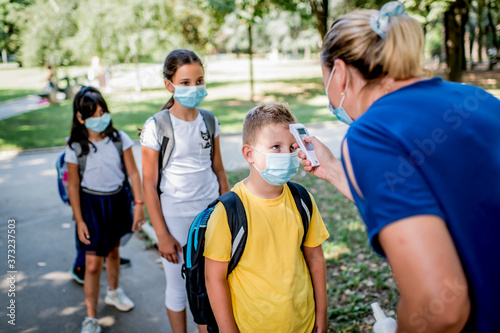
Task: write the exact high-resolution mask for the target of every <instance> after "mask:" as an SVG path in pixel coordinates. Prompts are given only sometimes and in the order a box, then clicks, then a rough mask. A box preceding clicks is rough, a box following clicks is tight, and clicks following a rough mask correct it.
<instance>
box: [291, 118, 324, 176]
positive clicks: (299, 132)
mask: <svg viewBox="0 0 500 333" xmlns="http://www.w3.org/2000/svg"><path fill="white" fill-rule="evenodd" d="M289 127H290V133H292V135H293V136H294V137H295V140H297V143H298V144H299V147H300V149H301V150H302V151H303V152H304V153H306V156H307V159H308V160H309V161H311V166H313V167H314V166H318V165H319V161H318V158H317V157H316V150H315V149H314V146H313V145H312V144H310V143H309V142H305V141H304V135H307V136H310V135H309V132H308V131H307V128H306V127H305V126H304V125H302V124H290V125H289Z"/></svg>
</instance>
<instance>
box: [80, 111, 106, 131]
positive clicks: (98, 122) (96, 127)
mask: <svg viewBox="0 0 500 333" xmlns="http://www.w3.org/2000/svg"><path fill="white" fill-rule="evenodd" d="M110 121H111V115H110V114H109V113H108V112H105V113H104V114H103V115H102V116H100V117H90V118H87V119H85V127H87V129H89V130H91V131H93V132H96V133H101V132H104V130H105V129H106V128H108V126H109V122H110Z"/></svg>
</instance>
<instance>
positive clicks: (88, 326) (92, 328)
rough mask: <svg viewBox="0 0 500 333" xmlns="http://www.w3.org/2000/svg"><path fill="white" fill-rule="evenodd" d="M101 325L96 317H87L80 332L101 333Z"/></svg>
mask: <svg viewBox="0 0 500 333" xmlns="http://www.w3.org/2000/svg"><path fill="white" fill-rule="evenodd" d="M100 332H101V326H100V325H99V324H98V323H97V319H96V318H89V317H85V320H84V321H83V323H82V330H81V331H80V333H100Z"/></svg>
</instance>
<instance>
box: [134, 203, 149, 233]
mask: <svg viewBox="0 0 500 333" xmlns="http://www.w3.org/2000/svg"><path fill="white" fill-rule="evenodd" d="M144 223H146V215H145V214H144V205H143V204H136V205H135V206H134V223H133V224H132V231H136V230H139V231H140V230H142V225H143V224H144Z"/></svg>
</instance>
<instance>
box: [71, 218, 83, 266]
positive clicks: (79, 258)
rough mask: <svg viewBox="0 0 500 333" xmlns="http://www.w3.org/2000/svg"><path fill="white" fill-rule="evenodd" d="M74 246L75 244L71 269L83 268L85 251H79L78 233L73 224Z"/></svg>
mask: <svg viewBox="0 0 500 333" xmlns="http://www.w3.org/2000/svg"><path fill="white" fill-rule="evenodd" d="M75 244H76V259H75V263H74V264H73V267H79V266H85V251H84V250H83V249H81V247H80V242H79V241H78V232H77V231H76V223H75Z"/></svg>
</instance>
